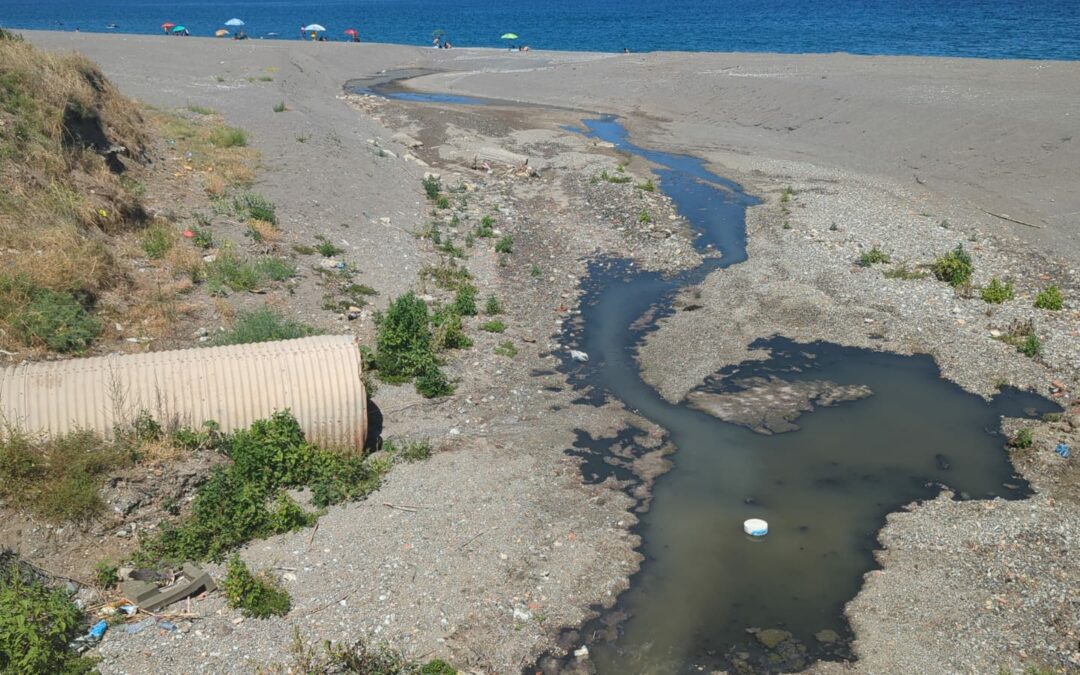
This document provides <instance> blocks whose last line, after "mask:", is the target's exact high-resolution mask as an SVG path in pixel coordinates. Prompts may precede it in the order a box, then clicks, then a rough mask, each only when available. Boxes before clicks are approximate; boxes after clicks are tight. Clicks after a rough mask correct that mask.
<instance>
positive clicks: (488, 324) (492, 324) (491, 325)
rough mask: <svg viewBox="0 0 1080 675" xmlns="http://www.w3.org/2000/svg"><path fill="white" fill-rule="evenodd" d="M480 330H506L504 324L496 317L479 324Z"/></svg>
mask: <svg viewBox="0 0 1080 675" xmlns="http://www.w3.org/2000/svg"><path fill="white" fill-rule="evenodd" d="M480 330H484V331H487V332H489V333H503V332H506V324H505V323H503V322H502V321H499V320H498V319H495V320H493V321H485V322H484V323H482V324H480Z"/></svg>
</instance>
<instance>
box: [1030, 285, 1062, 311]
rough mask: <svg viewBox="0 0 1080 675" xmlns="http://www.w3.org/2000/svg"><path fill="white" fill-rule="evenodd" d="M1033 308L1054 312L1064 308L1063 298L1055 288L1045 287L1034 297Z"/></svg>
mask: <svg viewBox="0 0 1080 675" xmlns="http://www.w3.org/2000/svg"><path fill="white" fill-rule="evenodd" d="M1035 306H1036V307H1038V308H1039V309H1049V310H1051V311H1054V312H1056V311H1058V310H1060V309H1061V308H1062V307H1064V306H1065V296H1064V295H1062V293H1061V289H1060V288H1058V287H1057V286H1047V287H1046V288H1044V289H1042V290H1041V291H1039V294H1038V295H1036V296H1035Z"/></svg>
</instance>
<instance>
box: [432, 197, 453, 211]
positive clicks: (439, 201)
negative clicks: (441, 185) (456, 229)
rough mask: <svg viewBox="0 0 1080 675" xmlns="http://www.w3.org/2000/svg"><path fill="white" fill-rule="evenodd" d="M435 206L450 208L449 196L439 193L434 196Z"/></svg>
mask: <svg viewBox="0 0 1080 675" xmlns="http://www.w3.org/2000/svg"><path fill="white" fill-rule="evenodd" d="M435 208H439V209H448V208H450V198H449V197H447V196H446V195H439V196H438V197H436V198H435Z"/></svg>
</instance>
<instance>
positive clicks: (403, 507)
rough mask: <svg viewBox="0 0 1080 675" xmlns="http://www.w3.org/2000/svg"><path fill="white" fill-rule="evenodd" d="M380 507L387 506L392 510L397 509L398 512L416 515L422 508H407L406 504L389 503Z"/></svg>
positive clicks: (384, 503)
mask: <svg viewBox="0 0 1080 675" xmlns="http://www.w3.org/2000/svg"><path fill="white" fill-rule="evenodd" d="M382 505H383V506H388V507H390V508H392V509H397V510H398V511H408V512H409V513H416V512H417V511H419V510H420V509H422V508H424V507H422V506H408V505H406V504H391V503H390V502H383V503H382Z"/></svg>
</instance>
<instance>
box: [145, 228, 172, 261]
mask: <svg viewBox="0 0 1080 675" xmlns="http://www.w3.org/2000/svg"><path fill="white" fill-rule="evenodd" d="M175 241H176V238H175V233H174V232H173V231H172V230H171V229H170V228H169V227H168V226H167V225H152V226H150V227H148V228H147V229H146V230H145V231H144V232H143V235H142V237H141V238H140V239H139V245H140V246H142V250H143V252H144V253H146V257H147V258H151V259H153V260H161V259H162V258H164V257H165V254H166V253H168V252H169V251H170V250H171V249H172V247H173V244H174V243H175Z"/></svg>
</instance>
